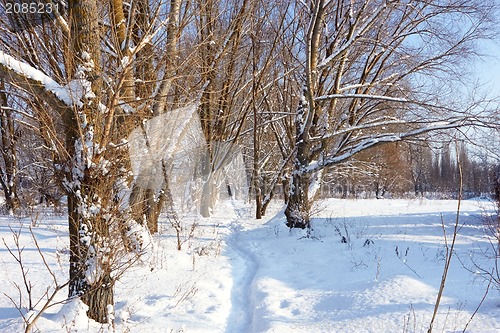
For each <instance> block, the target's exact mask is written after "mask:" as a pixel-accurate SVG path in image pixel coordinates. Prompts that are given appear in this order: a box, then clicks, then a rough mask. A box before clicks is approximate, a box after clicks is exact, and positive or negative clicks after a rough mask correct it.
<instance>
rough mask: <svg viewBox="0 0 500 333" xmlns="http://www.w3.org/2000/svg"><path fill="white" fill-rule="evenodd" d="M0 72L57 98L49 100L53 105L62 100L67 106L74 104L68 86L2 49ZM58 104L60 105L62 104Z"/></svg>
mask: <svg viewBox="0 0 500 333" xmlns="http://www.w3.org/2000/svg"><path fill="white" fill-rule="evenodd" d="M0 74H1V75H2V76H6V75H11V76H14V77H16V83H17V84H19V85H21V86H23V87H24V88H33V89H36V90H37V92H42V93H44V95H45V96H44V97H47V95H48V96H51V97H52V99H55V100H50V101H47V102H48V103H50V104H51V105H57V104H58V103H57V102H62V103H63V104H65V105H66V106H68V107H71V106H73V104H74V100H73V98H71V95H70V93H69V91H68V89H67V88H66V87H63V86H61V85H60V84H59V83H57V82H56V81H54V80H53V79H52V78H51V77H49V76H47V75H46V74H44V73H43V72H41V71H40V70H38V69H36V68H34V67H32V66H30V65H28V64H26V63H24V62H22V61H19V60H17V59H15V58H13V57H11V56H10V55H8V54H6V53H4V52H2V51H0ZM23 81H25V82H23ZM26 81H27V82H26ZM58 106H59V107H60V105H58Z"/></svg>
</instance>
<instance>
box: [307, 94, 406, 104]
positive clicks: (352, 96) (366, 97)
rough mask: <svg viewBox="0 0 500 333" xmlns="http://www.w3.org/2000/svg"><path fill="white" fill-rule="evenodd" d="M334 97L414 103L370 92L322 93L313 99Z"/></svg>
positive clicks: (322, 99) (321, 99)
mask: <svg viewBox="0 0 500 333" xmlns="http://www.w3.org/2000/svg"><path fill="white" fill-rule="evenodd" d="M336 98H363V99H376V100H382V101H390V102H399V103H410V102H411V103H415V102H413V101H410V100H407V99H406V98H398V97H391V96H383V95H370V94H331V95H323V96H319V97H316V98H314V100H315V101H324V100H330V99H336Z"/></svg>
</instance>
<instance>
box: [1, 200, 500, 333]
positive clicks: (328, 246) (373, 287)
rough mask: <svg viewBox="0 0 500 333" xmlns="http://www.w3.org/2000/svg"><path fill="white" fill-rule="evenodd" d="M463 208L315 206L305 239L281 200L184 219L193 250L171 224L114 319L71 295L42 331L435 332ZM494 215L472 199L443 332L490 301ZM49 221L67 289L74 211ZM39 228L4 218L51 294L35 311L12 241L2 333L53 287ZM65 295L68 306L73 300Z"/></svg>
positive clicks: (51, 247)
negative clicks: (262, 214) (257, 209)
mask: <svg viewBox="0 0 500 333" xmlns="http://www.w3.org/2000/svg"><path fill="white" fill-rule="evenodd" d="M456 206H457V201H453V200H443V201H437V200H436V201H435V200H425V199H414V200H409V199H408V200H399V199H398V200H375V199H373V200H369V199H367V200H339V199H330V200H326V201H321V202H319V203H318V205H317V206H316V207H315V211H316V212H317V213H316V214H315V217H314V220H313V231H312V237H311V238H305V237H303V236H305V232H303V231H301V230H293V231H290V230H289V229H288V228H286V226H285V225H284V221H285V219H284V216H283V206H282V204H280V203H279V202H274V206H272V207H270V208H269V212H268V217H267V218H266V219H263V220H255V219H253V217H252V216H253V210H252V208H251V207H249V206H247V205H246V204H244V203H243V202H240V201H230V200H227V201H224V202H222V203H221V204H220V205H219V206H218V207H217V209H216V211H215V214H214V215H213V216H212V217H211V218H202V217H199V216H197V215H189V216H184V217H182V223H183V231H182V235H181V240H182V242H183V243H182V250H180V251H177V249H176V246H177V239H176V235H175V232H174V230H173V228H172V227H171V226H170V224H169V223H168V222H167V219H166V218H165V219H163V220H162V223H161V226H160V233H159V234H158V235H156V236H155V237H154V238H155V239H154V242H156V244H155V246H154V253H149V254H148V257H147V258H144V259H143V260H140V261H138V262H137V263H136V264H135V265H134V266H132V267H131V268H129V269H128V270H127V271H126V272H125V274H124V275H123V276H122V277H121V278H120V279H119V280H118V281H117V282H116V288H115V291H116V294H115V304H114V307H113V308H111V307H110V309H111V310H110V311H112V310H114V318H115V319H114V323H113V324H105V325H101V324H97V323H95V322H93V321H90V320H88V319H87V317H86V315H85V311H86V306H85V305H83V304H82V303H81V302H80V301H78V300H72V301H71V302H69V303H66V304H54V305H53V306H51V307H50V308H49V309H48V310H46V311H45V313H43V314H42V315H41V317H40V319H39V320H38V321H37V322H36V325H35V331H38V332H204V333H205V332H227V333H232V332H234V333H240V332H427V329H428V325H429V322H430V319H431V316H432V311H433V308H434V303H435V300H436V296H437V292H438V288H439V284H440V280H441V274H442V269H443V266H444V254H445V246H444V238H443V229H442V221H443V223H444V225H445V228H446V232H447V234H448V235H451V231H452V227H453V224H454V221H455V210H456ZM493 207H494V206H493V204H492V203H490V202H488V201H484V200H483V201H481V200H466V201H463V202H462V211H461V214H460V220H459V222H460V226H461V228H460V231H459V235H458V238H457V243H456V248H455V251H456V252H455V255H456V257H455V259H453V260H452V263H451V268H450V272H449V275H448V280H447V284H446V287H445V290H444V294H443V298H442V300H441V306H440V308H439V312H438V316H437V319H436V321H435V326H434V332H462V330H463V329H464V328H465V325H466V324H467V322H468V321H469V320H470V318H471V316H472V314H473V313H474V311H475V310H476V308H477V307H478V305H479V303H480V302H481V299H482V298H483V296H484V295H485V291H486V287H487V285H488V283H487V281H485V280H484V279H483V278H482V277H481V276H479V274H477V273H475V272H476V271H477V267H475V266H474V265H473V263H475V264H477V265H479V267H482V268H485V269H490V268H491V266H488V265H491V262H489V261H488V259H487V258H486V256H485V255H484V251H486V250H489V249H491V243H490V241H491V239H490V238H488V236H487V235H486V234H485V230H484V224H483V220H484V216H483V215H484V214H492V212H493ZM39 218H40V220H39V221H38V223H37V224H36V225H35V226H33V227H32V231H33V235H34V236H35V237H36V240H37V242H38V244H39V247H40V249H41V252H42V253H43V254H44V256H45V259H46V260H47V262H48V264H49V266H50V268H51V269H52V271H53V272H54V274H55V276H56V277H57V280H58V282H59V283H61V284H62V283H64V282H65V279H66V277H67V273H68V254H69V253H68V252H69V251H68V243H69V241H68V235H67V222H66V217H65V216H55V215H52V214H51V213H50V212H48V211H46V210H41V212H40V214H39ZM30 224H32V220H31V218H13V217H7V216H5V217H0V234H1V238H2V239H3V240H4V241H5V243H6V244H7V245H8V246H9V247H11V248H12V247H13V246H14V242H13V237H12V233H13V232H17V231H20V245H21V246H22V247H23V248H24V250H23V252H22V256H23V262H24V265H25V268H26V269H28V272H27V279H28V280H29V281H30V283H31V285H32V286H33V295H32V297H33V301H34V302H36V301H38V300H39V299H40V298H41V299H42V300H41V302H40V303H38V305H36V306H35V309H34V311H31V312H28V311H27V310H26V309H25V306H27V304H28V303H27V294H26V292H25V291H24V290H25V289H24V285H23V282H22V275H21V274H20V269H19V266H18V265H17V264H16V262H15V260H14V258H13V257H12V256H11V255H10V254H9V252H8V251H7V249H6V246H5V245H4V244H3V243H1V245H0V265H2V272H3V274H1V275H0V285H1V286H2V287H1V288H2V290H1V291H2V295H1V296H0V332H3V333H14V332H16V333H17V332H21V331H24V328H23V327H24V326H23V325H24V324H23V320H22V316H21V313H22V315H24V316H26V317H28V316H31V318H33V317H34V315H35V314H36V313H37V311H39V310H40V308H41V306H42V305H43V303H44V302H45V300H46V297H44V296H43V294H44V292H45V291H46V290H47V288H49V287H51V281H52V278H51V276H50V274H49V272H48V271H47V269H46V268H45V267H44V265H43V262H42V260H41V259H40V255H39V253H38V251H37V249H36V247H35V244H34V242H33V240H32V238H31V236H30V232H29V228H28V226H29V225H30ZM341 236H344V238H345V239H346V241H347V243H342V242H341ZM14 248H15V247H14ZM458 259H460V261H459V260H458ZM16 284H17V285H19V286H20V290H21V294H22V295H21V299H22V300H23V304H22V308H21V309H20V311H19V310H18V309H16V306H15V305H14V304H13V302H14V303H18V302H19V299H20V296H19V291H18V290H17V289H16V286H15V285H16ZM50 290H51V289H50ZM50 290H49V292H50ZM66 293H67V290H66V289H64V290H63V291H61V292H60V293H59V294H58V295H57V296H56V298H55V300H56V301H58V302H59V301H63V300H64V299H65V296H66ZM9 297H10V298H11V299H12V301H11V300H9ZM467 332H478V333H479V332H481V333H485V332H500V294H499V292H498V289H496V288H492V289H491V290H490V291H489V293H488V294H487V296H486V298H485V300H484V302H483V303H482V306H481V307H480V309H479V310H478V312H477V314H476V315H475V316H474V318H473V319H472V321H471V322H470V323H469V325H468V327H467Z"/></svg>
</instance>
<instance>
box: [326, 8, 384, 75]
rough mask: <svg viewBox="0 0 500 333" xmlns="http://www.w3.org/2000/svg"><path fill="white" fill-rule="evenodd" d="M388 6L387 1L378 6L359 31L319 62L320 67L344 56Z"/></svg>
mask: <svg viewBox="0 0 500 333" xmlns="http://www.w3.org/2000/svg"><path fill="white" fill-rule="evenodd" d="M386 7H387V4H386V3H385V2H384V3H383V4H382V5H380V6H378V9H377V10H376V11H375V12H374V13H373V14H372V15H371V16H370V17H369V18H368V19H367V20H366V22H365V23H364V24H363V25H362V26H361V27H360V28H359V29H358V31H356V32H355V33H353V34H352V36H351V38H349V40H347V41H346V42H345V43H344V44H343V45H342V46H340V47H339V48H338V50H337V51H336V52H334V53H333V54H331V55H330V56H328V57H326V58H325V59H323V60H322V61H321V62H320V63H319V64H318V69H322V68H323V67H325V66H327V65H328V64H330V63H331V62H333V61H335V60H336V59H337V58H338V57H340V56H342V55H343V54H344V53H345V52H347V50H348V49H349V48H350V47H351V46H352V45H353V44H354V42H355V41H356V40H357V39H358V38H360V37H362V36H363V34H364V33H365V32H366V31H367V30H368V29H369V28H370V27H371V26H372V25H373V24H374V23H375V22H376V21H377V18H378V17H379V15H380V14H381V13H382V12H383V11H385V9H386Z"/></svg>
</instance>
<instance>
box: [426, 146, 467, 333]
mask: <svg viewBox="0 0 500 333" xmlns="http://www.w3.org/2000/svg"><path fill="white" fill-rule="evenodd" d="M456 147H457V148H456V149H457V159H458V156H460V154H459V153H458V146H456ZM458 176H459V189H458V204H457V212H456V217H455V226H454V229H453V238H452V240H451V244H450V245H449V244H448V237H447V236H446V227H445V225H444V220H443V215H441V226H442V228H443V234H444V242H445V246H446V260H445V263H444V269H443V275H442V277H441V284H440V286H439V291H438V295H437V298H436V303H435V304H434V312H433V313H432V319H431V322H430V324H429V329H428V330H427V333H432V327H433V325H434V320H435V319H436V315H437V312H438V309H439V303H440V302H441V297H442V296H443V291H444V286H445V285H446V278H447V276H448V270H449V268H450V264H451V258H452V257H453V250H454V247H455V242H456V239H457V234H458V226H459V220H460V219H459V217H460V205H461V203H462V190H463V186H462V185H463V175H462V163H461V161H460V159H458Z"/></svg>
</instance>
